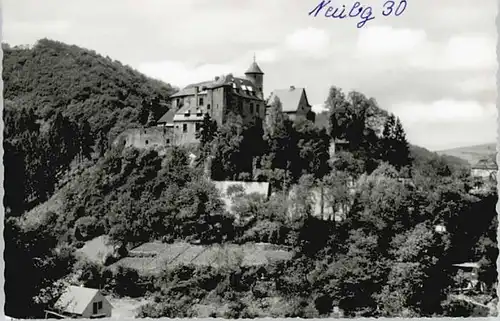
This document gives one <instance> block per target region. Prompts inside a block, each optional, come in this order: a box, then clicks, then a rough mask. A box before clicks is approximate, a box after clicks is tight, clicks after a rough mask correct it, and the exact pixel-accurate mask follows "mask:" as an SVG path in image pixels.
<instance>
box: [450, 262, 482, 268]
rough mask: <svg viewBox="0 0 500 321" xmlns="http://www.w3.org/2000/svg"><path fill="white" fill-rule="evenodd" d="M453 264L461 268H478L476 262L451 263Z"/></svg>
mask: <svg viewBox="0 0 500 321" xmlns="http://www.w3.org/2000/svg"><path fill="white" fill-rule="evenodd" d="M453 266H456V267H462V268H473V269H478V268H479V267H480V265H479V263H477V262H467V263H460V264H453Z"/></svg>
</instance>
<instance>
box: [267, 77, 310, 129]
mask: <svg viewBox="0 0 500 321" xmlns="http://www.w3.org/2000/svg"><path fill="white" fill-rule="evenodd" d="M276 98H278V99H279V100H280V102H281V108H282V111H283V113H284V114H286V115H287V116H288V118H290V119H291V120H296V119H297V118H299V117H303V118H305V119H308V120H311V121H312V122H314V119H315V113H314V112H313V111H312V110H311V105H310V104H309V101H308V100H307V94H306V90H305V89H304V88H296V87H295V86H290V88H288V89H278V90H275V91H273V92H272V93H271V96H270V97H269V99H268V100H267V107H271V104H272V103H273V102H274V100H275V99H276Z"/></svg>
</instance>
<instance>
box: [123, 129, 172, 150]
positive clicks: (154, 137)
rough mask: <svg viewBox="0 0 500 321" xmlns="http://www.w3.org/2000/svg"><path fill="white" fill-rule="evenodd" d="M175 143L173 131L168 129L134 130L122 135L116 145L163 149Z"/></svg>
mask: <svg viewBox="0 0 500 321" xmlns="http://www.w3.org/2000/svg"><path fill="white" fill-rule="evenodd" d="M173 142H174V139H173V131H172V129H171V128H167V127H148V128H133V129H129V130H126V131H125V132H123V133H122V134H120V135H119V136H118V137H117V139H116V140H115V142H114V144H115V145H118V144H124V145H125V147H135V148H141V149H148V148H153V149H156V148H161V147H165V146H169V145H171V144H172V143H173Z"/></svg>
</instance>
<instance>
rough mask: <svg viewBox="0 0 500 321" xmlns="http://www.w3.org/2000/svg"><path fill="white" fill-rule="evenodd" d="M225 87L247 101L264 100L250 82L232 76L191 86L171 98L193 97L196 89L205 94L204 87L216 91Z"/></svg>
mask: <svg viewBox="0 0 500 321" xmlns="http://www.w3.org/2000/svg"><path fill="white" fill-rule="evenodd" d="M223 86H227V87H231V88H232V89H233V93H234V94H236V95H238V96H242V97H244V98H247V99H257V100H262V97H261V96H260V93H259V92H257V90H256V88H255V85H254V84H253V83H252V82H251V81H250V80H248V79H245V78H239V77H234V76H233V75H232V74H229V75H224V76H221V77H216V78H215V79H214V80H210V81H203V82H200V83H196V84H190V85H188V86H186V87H184V88H183V89H182V90H180V91H179V92H177V93H175V94H174V95H172V96H170V98H178V97H185V96H193V95H194V94H195V92H196V87H198V94H204V87H206V88H207V89H215V88H219V87H223Z"/></svg>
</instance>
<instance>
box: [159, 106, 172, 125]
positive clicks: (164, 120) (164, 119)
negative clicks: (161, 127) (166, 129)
mask: <svg viewBox="0 0 500 321" xmlns="http://www.w3.org/2000/svg"><path fill="white" fill-rule="evenodd" d="M174 116H175V109H173V108H172V109H170V110H169V111H167V112H166V113H165V114H164V115H163V116H161V117H160V119H158V121H157V123H159V124H171V123H173V122H174Z"/></svg>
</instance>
